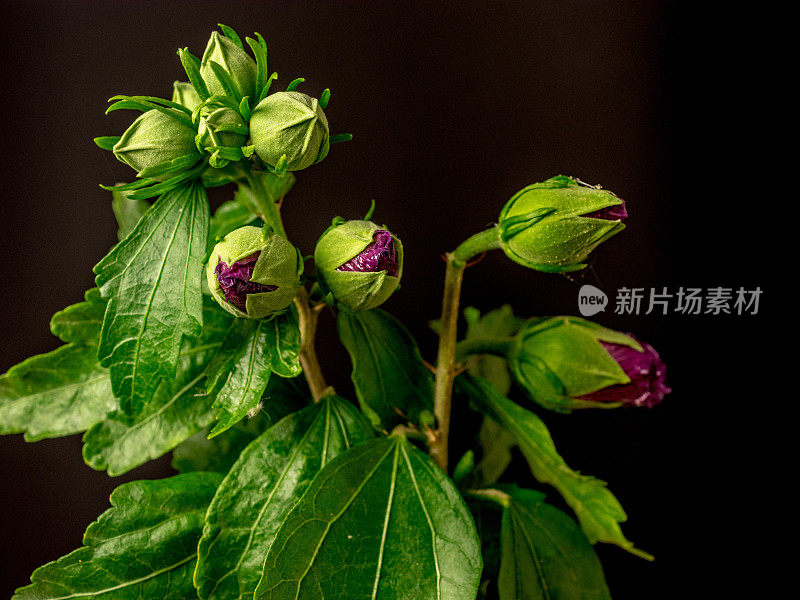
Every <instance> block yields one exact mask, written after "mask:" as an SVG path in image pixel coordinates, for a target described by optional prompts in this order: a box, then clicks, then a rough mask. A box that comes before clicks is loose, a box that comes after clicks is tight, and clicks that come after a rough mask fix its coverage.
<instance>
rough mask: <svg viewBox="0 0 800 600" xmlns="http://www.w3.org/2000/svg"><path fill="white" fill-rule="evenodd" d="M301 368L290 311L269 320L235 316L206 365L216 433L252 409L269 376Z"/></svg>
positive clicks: (289, 374)
mask: <svg viewBox="0 0 800 600" xmlns="http://www.w3.org/2000/svg"><path fill="white" fill-rule="evenodd" d="M301 371H302V369H301V367H300V329H299V328H298V326H297V317H296V316H295V314H294V312H293V311H287V312H286V313H285V314H283V315H277V316H275V317H273V318H272V319H270V320H268V321H267V320H263V319H262V320H258V321H255V320H251V319H237V321H236V322H235V323H234V324H233V325H232V326H231V329H230V330H229V332H228V334H227V335H226V337H225V341H224V342H223V345H222V348H221V349H220V352H219V353H218V355H217V356H216V357H215V359H214V361H213V362H212V364H211V365H209V368H208V373H209V379H208V385H207V388H208V390H209V392H211V393H213V394H214V405H213V407H214V408H215V409H217V411H218V412H217V424H216V425H215V426H214V429H213V430H212V431H211V434H210V435H211V436H212V437H213V436H215V435H219V434H220V433H222V432H223V431H225V430H226V429H228V428H229V427H231V426H232V425H234V424H235V423H236V422H238V421H240V420H241V419H242V418H244V416H245V415H246V414H247V413H249V412H250V411H252V410H253V409H255V408H256V407H257V405H258V403H259V402H260V401H261V396H262V395H263V394H264V391H265V390H266V388H267V383H268V382H269V378H270V375H271V374H272V373H273V372H274V373H276V374H277V375H279V376H281V377H296V376H297V375H299V374H300V372H301Z"/></svg>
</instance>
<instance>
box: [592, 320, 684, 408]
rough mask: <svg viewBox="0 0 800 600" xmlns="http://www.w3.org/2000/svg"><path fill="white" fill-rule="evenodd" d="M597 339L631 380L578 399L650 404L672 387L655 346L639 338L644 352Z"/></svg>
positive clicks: (650, 406)
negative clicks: (668, 382) (667, 380)
mask: <svg viewBox="0 0 800 600" xmlns="http://www.w3.org/2000/svg"><path fill="white" fill-rule="evenodd" d="M631 337H633V336H631ZM600 343H601V344H603V347H604V348H605V349H606V350H608V353H609V354H610V355H611V358H613V359H614V360H615V361H617V363H619V366H620V367H622V370H623V371H625V374H626V375H627V376H628V377H630V379H631V382H630V383H628V384H625V385H613V386H611V387H607V388H605V389H602V390H598V391H596V392H592V393H591V394H587V395H585V396H582V397H581V399H583V400H591V401H595V402H624V403H625V404H628V405H630V406H646V407H647V408H652V407H654V406H655V405H656V404H658V403H659V402H661V401H662V400H663V399H664V396H666V395H667V394H669V393H670V392H671V391H672V390H670V388H669V387H667V384H666V366H665V365H664V362H663V361H662V360H661V357H660V356H659V355H658V352H656V350H655V348H653V347H652V346H650V345H648V344H645V343H642V342H639V343H640V344H642V348H644V352H637V351H636V350H634V349H633V348H629V347H628V346H621V345H618V344H608V343H606V342H600Z"/></svg>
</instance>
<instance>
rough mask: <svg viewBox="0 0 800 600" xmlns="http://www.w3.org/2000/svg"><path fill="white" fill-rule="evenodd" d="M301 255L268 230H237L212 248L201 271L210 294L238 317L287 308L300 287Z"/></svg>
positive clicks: (280, 310)
mask: <svg viewBox="0 0 800 600" xmlns="http://www.w3.org/2000/svg"><path fill="white" fill-rule="evenodd" d="M302 273H303V257H302V256H301V255H300V252H299V251H298V250H297V248H295V247H294V246H293V245H292V244H291V243H289V241H288V240H287V239H286V238H285V237H283V236H280V235H278V234H277V233H275V232H273V231H272V229H271V228H270V227H269V226H265V227H263V228H259V227H251V226H247V227H240V228H239V229H236V230H234V231H232V232H231V233H229V234H228V235H226V236H225V237H224V238H223V239H222V241H221V242H219V243H218V244H217V245H216V246H214V250H213V251H212V252H211V257H210V258H209V260H208V265H207V267H206V276H207V278H208V287H209V288H210V289H211V295H212V296H213V297H214V299H215V300H216V301H217V302H218V303H219V305H220V306H222V308H224V309H225V310H227V311H228V312H230V313H231V314H234V315H236V316H237V317H251V318H253V319H263V318H265V317H271V316H272V315H275V314H278V313H280V312H283V311H284V310H286V308H288V307H289V305H290V304H291V303H292V300H293V299H294V297H295V294H297V290H298V289H299V288H300V276H301V275H302Z"/></svg>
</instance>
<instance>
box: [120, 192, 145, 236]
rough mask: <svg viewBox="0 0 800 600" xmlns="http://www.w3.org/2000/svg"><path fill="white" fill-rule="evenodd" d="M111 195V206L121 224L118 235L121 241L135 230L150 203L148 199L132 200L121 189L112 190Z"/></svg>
mask: <svg viewBox="0 0 800 600" xmlns="http://www.w3.org/2000/svg"><path fill="white" fill-rule="evenodd" d="M111 196H112V198H113V199H112V201H111V208H112V209H113V210H114V216H115V217H116V218H117V224H118V225H119V230H118V231H117V237H118V238H119V239H120V241H121V240H124V239H125V237H126V236H127V235H128V234H129V233H130V232H131V231H133V229H134V227H136V224H137V223H138V222H139V220H140V219H141V218H142V215H144V213H146V212H147V209H149V208H150V203H149V202H148V201H147V200H131V199H130V198H128V197H127V194H126V193H125V192H122V191H120V190H112V191H111Z"/></svg>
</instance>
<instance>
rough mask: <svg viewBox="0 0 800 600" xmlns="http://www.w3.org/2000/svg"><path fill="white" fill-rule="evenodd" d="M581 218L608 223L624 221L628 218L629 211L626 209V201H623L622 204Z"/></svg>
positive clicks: (607, 207)
mask: <svg viewBox="0 0 800 600" xmlns="http://www.w3.org/2000/svg"><path fill="white" fill-rule="evenodd" d="M581 216H582V217H589V218H591V219H606V220H608V221H624V220H625V219H627V218H628V210H627V209H626V208H625V200H623V201H622V204H615V205H613V206H606V207H605V208H601V209H600V210H595V211H592V212H590V213H586V214H585V215H581Z"/></svg>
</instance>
